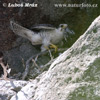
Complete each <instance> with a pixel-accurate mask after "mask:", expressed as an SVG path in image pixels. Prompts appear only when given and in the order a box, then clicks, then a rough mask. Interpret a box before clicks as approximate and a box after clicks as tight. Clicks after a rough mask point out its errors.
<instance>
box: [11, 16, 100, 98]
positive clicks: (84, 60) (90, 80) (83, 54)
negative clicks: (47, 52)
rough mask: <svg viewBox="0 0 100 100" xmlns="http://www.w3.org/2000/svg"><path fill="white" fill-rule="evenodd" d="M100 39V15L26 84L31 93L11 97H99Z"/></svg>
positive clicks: (25, 89)
mask: <svg viewBox="0 0 100 100" xmlns="http://www.w3.org/2000/svg"><path fill="white" fill-rule="evenodd" d="M99 40H100V16H99V17H98V18H96V19H95V20H94V22H93V23H92V24H91V26H90V27H89V28H88V29H87V31H86V32H85V33H84V34H83V35H82V36H81V37H80V38H79V39H78V40H77V41H76V42H75V44H74V45H73V46H72V47H71V48H69V49H68V50H67V51H65V52H64V53H63V54H61V55H60V56H59V57H58V58H57V59H56V60H55V62H54V63H53V64H52V65H51V66H50V69H49V70H48V71H47V72H45V73H43V74H42V75H41V76H40V77H37V78H36V79H35V80H33V81H32V82H31V84H30V83H29V84H27V85H26V86H25V87H23V88H22V90H24V92H25V93H27V94H28V95H27V96H25V95H23V93H22V91H19V92H18V93H17V96H18V99H16V98H15V96H13V97H12V98H11V100H22V99H24V100H99V99H100V77H99V76H100V68H99V66H100V43H99ZM37 80H38V81H37ZM32 84H33V85H32ZM28 87H30V88H28ZM31 87H33V88H31ZM27 88H28V89H29V90H30V91H31V93H30V91H29V90H27ZM30 94H31V95H30Z"/></svg>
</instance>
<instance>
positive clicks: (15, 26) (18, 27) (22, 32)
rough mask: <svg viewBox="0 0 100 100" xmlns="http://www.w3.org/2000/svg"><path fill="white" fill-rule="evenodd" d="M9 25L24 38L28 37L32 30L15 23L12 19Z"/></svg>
mask: <svg viewBox="0 0 100 100" xmlns="http://www.w3.org/2000/svg"><path fill="white" fill-rule="evenodd" d="M10 27H11V30H12V31H13V32H14V33H15V34H17V35H19V36H22V37H24V38H28V37H29V36H30V35H32V34H33V32H32V31H31V30H29V29H27V28H25V27H23V26H21V25H19V24H17V23H15V22H14V21H12V20H11V21H10Z"/></svg>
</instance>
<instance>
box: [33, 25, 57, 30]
mask: <svg viewBox="0 0 100 100" xmlns="http://www.w3.org/2000/svg"><path fill="white" fill-rule="evenodd" d="M31 29H32V30H37V31H39V30H55V29H56V28H55V27H53V26H52V25H50V24H39V25H36V26H32V27H31Z"/></svg>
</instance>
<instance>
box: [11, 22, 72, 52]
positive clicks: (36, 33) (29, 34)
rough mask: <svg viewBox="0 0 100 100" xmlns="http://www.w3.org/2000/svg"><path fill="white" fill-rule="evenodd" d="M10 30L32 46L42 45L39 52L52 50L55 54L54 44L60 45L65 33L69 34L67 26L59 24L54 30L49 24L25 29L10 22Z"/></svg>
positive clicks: (55, 47)
mask: <svg viewBox="0 0 100 100" xmlns="http://www.w3.org/2000/svg"><path fill="white" fill-rule="evenodd" d="M10 25H11V30H12V31H13V32H14V33H15V34H17V35H19V36H22V37H24V38H26V39H28V40H29V41H31V43H32V45H42V46H41V51H45V50H48V49H49V48H54V49H55V52H56V51H57V46H56V44H58V43H60V42H61V41H62V39H63V38H64V34H65V32H66V31H67V32H70V33H72V32H71V31H70V30H69V29H68V25H67V24H60V25H59V27H58V28H55V27H53V26H51V25H49V24H47V25H46V24H40V25H37V26H33V27H31V29H27V28H25V27H23V26H21V25H19V24H17V23H15V22H14V21H10Z"/></svg>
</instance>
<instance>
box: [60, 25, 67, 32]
mask: <svg viewBox="0 0 100 100" xmlns="http://www.w3.org/2000/svg"><path fill="white" fill-rule="evenodd" d="M67 27H68V25H67V24H60V25H59V28H60V29H61V31H63V30H65V29H66V28H67Z"/></svg>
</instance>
